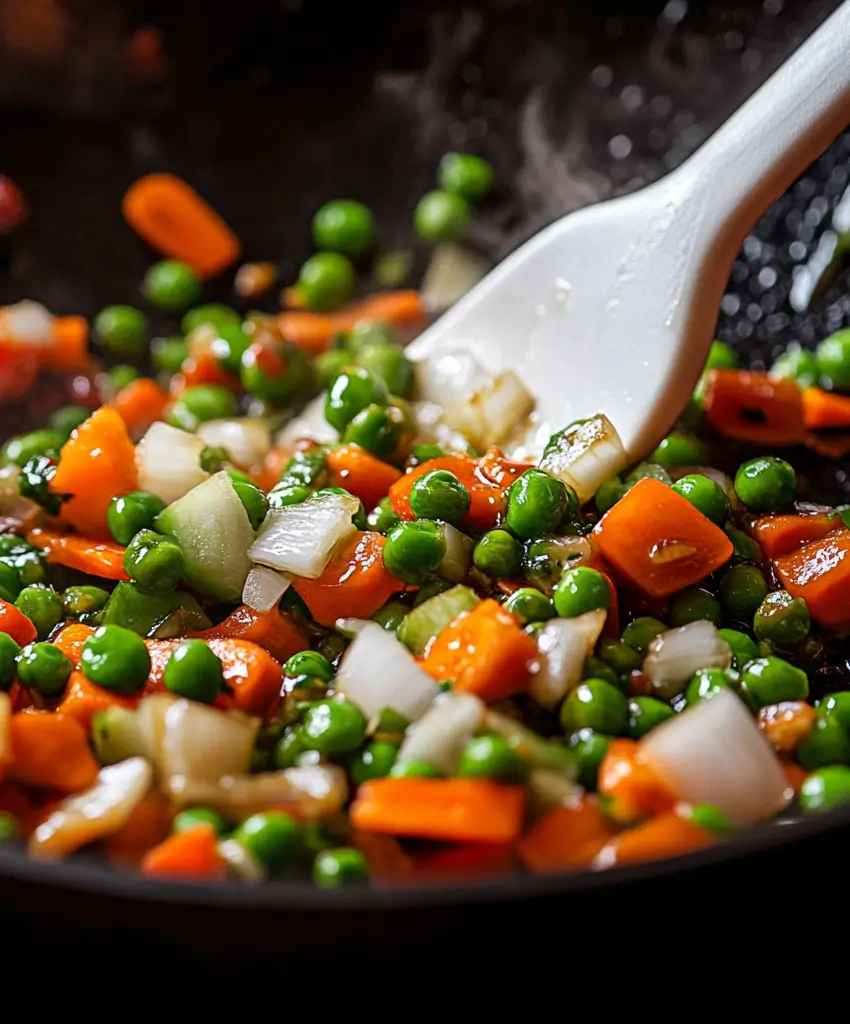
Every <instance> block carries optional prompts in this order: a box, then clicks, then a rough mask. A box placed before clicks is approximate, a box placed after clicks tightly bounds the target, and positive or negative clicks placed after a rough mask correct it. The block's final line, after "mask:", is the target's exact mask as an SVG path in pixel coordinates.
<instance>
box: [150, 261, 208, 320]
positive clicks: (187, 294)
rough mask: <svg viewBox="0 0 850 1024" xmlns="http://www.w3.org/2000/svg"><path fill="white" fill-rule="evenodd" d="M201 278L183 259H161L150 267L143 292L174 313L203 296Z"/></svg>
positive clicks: (152, 301)
mask: <svg viewBox="0 0 850 1024" xmlns="http://www.w3.org/2000/svg"><path fill="white" fill-rule="evenodd" d="M202 287H203V286H202V284H201V279H200V277H198V275H197V274H196V273H195V271H194V270H193V269H192V268H191V267H190V266H189V264H188V263H184V262H183V261H182V260H161V261H160V262H159V263H154V265H153V266H152V267H150V268H149V269H148V272H147V273H146V274H145V276H144V279H143V281H142V294H143V295H144V297H145V298H146V299H147V300H148V302H151V303H153V305H154V306H158V307H159V308H160V309H164V310H166V311H167V312H170V313H173V312H176V311H177V310H180V309H186V308H187V307H188V306H191V305H192V303H193V302H197V301H198V299H199V298H200V297H201V291H202Z"/></svg>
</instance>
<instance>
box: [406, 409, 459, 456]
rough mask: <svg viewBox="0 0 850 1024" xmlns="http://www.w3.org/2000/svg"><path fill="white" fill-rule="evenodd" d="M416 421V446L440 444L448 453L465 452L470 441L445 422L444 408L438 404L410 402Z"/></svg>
mask: <svg viewBox="0 0 850 1024" xmlns="http://www.w3.org/2000/svg"><path fill="white" fill-rule="evenodd" d="M407 404H408V407H409V409H410V411H411V413H412V414H413V418H414V420H415V421H416V444H438V445H439V446H440V447H441V448H442V449H443V450H444V451H447V452H465V451H466V449H467V448H468V447H469V441H468V440H467V439H466V438H465V437H464V436H463V434H460V433H458V431H457V430H452V429H451V427H449V426H447V425H446V424H445V423H444V422H443V412H444V410H443V407H442V406H441V405H438V404H437V403H436V402H408V403H407Z"/></svg>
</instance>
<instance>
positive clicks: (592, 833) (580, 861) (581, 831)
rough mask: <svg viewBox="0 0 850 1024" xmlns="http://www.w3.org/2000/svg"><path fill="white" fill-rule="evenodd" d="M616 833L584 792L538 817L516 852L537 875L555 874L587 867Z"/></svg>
mask: <svg viewBox="0 0 850 1024" xmlns="http://www.w3.org/2000/svg"><path fill="white" fill-rule="evenodd" d="M614 835H615V832H614V829H613V828H612V827H611V824H610V822H609V821H608V819H607V818H606V817H605V815H604V814H603V813H602V812H601V811H600V810H599V805H598V804H597V802H596V799H595V798H594V797H592V796H585V797H582V799H581V800H579V801H578V802H577V803H576V804H574V805H566V806H563V807H555V808H553V809H552V810H551V811H548V812H547V813H546V814H544V815H543V817H542V818H539V819H538V820H537V821H536V822H535V823H534V824H533V825H532V827H531V828H530V829H529V831H528V832H527V833H526V834H525V835H524V836H523V837H522V839H520V841H519V843H518V844H517V852H518V853H519V856H520V859H521V860H522V862H523V864H525V866H526V867H527V868H528V869H529V870H531V871H533V872H534V873H535V874H536V875H548V874H556V873H558V872H560V871H570V870H573V869H575V868H583V867H587V865H588V864H590V863H591V862H592V861H593V858H594V857H595V856H596V855H597V853H599V851H600V850H601V849H602V847H603V846H604V845H605V844H606V843H607V842H608V841H609V840H610V839H612V838H613V836H614Z"/></svg>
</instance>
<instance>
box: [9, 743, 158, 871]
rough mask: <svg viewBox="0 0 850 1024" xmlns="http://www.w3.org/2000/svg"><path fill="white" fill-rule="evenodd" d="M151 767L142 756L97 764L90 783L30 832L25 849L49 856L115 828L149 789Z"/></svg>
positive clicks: (79, 845) (35, 855)
mask: <svg viewBox="0 0 850 1024" xmlns="http://www.w3.org/2000/svg"><path fill="white" fill-rule="evenodd" d="M152 780H153V770H152V768H151V766H150V764H148V762H147V761H146V760H145V759H144V758H143V757H130V758H128V759H127V760H126V761H121V762H120V763H119V764H113V765H109V766H108V767H106V768H101V770H100V771H99V772H98V775H97V778H96V779H95V782H94V785H93V786H91V787H90V788H89V789H87V790H85V791H84V792H82V793H76V794H74V796H70V797H68V798H67V799H66V800H63V801H62V803H61V804H59V806H58V807H57V808H56V810H55V811H53V813H52V814H50V815H49V816H48V817H47V819H46V820H45V821H43V822H42V823H41V824H40V825H39V826H38V828H37V829H36V830H35V832H34V833H33V835H32V837H31V839H30V842H29V852H30V854H31V855H32V856H33V857H38V858H41V859H45V860H48V859H53V858H56V857H61V856H62V855H63V854H66V853H70V852H71V851H72V850H76V849H78V848H79V847H81V846H85V845H86V844H87V843H91V842H94V840H96V839H101V838H102V837H103V836H108V835H111V834H112V833H113V832H117V831H118V829H119V828H121V827H122V826H123V825H126V823H127V822H128V821H129V820H130V815H131V814H132V813H133V811H134V810H135V808H136V806H137V805H138V804H139V802H140V801H141V800H142V798H143V797H144V796H145V794H146V793H147V791H148V790H149V789H150V786H151V782H152Z"/></svg>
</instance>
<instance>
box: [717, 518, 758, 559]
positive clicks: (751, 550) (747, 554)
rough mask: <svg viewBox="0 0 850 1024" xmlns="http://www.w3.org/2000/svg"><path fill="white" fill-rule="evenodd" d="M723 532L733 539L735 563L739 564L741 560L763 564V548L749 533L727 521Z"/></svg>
mask: <svg viewBox="0 0 850 1024" xmlns="http://www.w3.org/2000/svg"><path fill="white" fill-rule="evenodd" d="M723 532H724V533H725V534H726V536H727V537H728V538H729V540H730V541H732V547H733V548H734V551H733V553H732V564H733V565H737V564H738V563H739V562H754V563H755V564H756V565H761V564H762V562H763V561H764V556H763V555H762V551H761V548H760V547H759V545H758V544H757V543H756V541H754V540H753V538H752V537H751V536H750V535H749V534H747V533H744V531H743V530H739V529H738V527H737V526H733V525H732V523H727V524H726V526H725V527H724V528H723Z"/></svg>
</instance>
